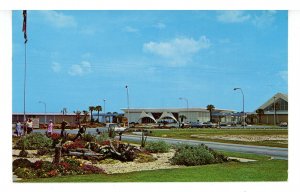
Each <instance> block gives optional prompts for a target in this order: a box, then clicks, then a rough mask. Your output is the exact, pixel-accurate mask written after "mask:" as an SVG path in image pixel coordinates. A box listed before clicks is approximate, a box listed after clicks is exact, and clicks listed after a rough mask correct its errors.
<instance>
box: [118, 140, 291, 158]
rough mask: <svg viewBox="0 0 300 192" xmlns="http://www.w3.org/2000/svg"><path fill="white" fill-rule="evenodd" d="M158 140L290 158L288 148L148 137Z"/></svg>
mask: <svg viewBox="0 0 300 192" xmlns="http://www.w3.org/2000/svg"><path fill="white" fill-rule="evenodd" d="M122 139H123V140H128V141H140V140H141V136H135V135H123V136H122ZM158 140H164V141H166V142H167V143H170V144H178V143H184V144H192V145H198V144H201V143H203V144H205V145H207V146H208V147H210V148H212V149H216V150H223V151H233V152H242V153H253V154H258V155H268V156H271V157H273V158H274V159H285V160H287V159H288V149H287V148H279V147H265V146H252V145H239V144H228V143H218V142H209V141H195V140H185V139H170V138H161V137H148V138H147V141H158Z"/></svg>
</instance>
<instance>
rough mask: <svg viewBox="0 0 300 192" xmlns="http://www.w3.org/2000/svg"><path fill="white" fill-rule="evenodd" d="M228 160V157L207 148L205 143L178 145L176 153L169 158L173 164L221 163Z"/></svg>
mask: <svg viewBox="0 0 300 192" xmlns="http://www.w3.org/2000/svg"><path fill="white" fill-rule="evenodd" d="M225 161H228V158H227V157H226V156H224V155H223V154H221V153H218V152H216V151H214V150H212V149H209V148H208V147H207V146H205V145H203V144H202V145H197V146H192V145H179V146H177V149H176V153H175V155H174V157H172V159H171V163H172V164H174V165H187V166H194V165H206V164H212V163H222V162H225Z"/></svg>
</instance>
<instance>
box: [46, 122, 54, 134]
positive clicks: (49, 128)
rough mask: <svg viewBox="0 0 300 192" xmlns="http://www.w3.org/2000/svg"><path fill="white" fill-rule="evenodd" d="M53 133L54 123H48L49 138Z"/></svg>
mask: <svg viewBox="0 0 300 192" xmlns="http://www.w3.org/2000/svg"><path fill="white" fill-rule="evenodd" d="M52 132H53V122H52V120H50V121H49V123H48V129H47V136H48V137H50V136H51V135H52Z"/></svg>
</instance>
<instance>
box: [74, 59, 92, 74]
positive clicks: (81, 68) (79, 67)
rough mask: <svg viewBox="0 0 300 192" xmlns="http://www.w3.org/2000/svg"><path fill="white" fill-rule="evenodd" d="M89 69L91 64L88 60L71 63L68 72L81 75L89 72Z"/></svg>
mask: <svg viewBox="0 0 300 192" xmlns="http://www.w3.org/2000/svg"><path fill="white" fill-rule="evenodd" d="M91 71H92V70H91V64H90V63H89V62H88V61H82V62H81V64H75V65H72V66H71V67H70V69H69V71H68V74H69V75H72V76H82V75H85V74H88V73H90V72H91Z"/></svg>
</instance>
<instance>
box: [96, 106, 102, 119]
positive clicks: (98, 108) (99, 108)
mask: <svg viewBox="0 0 300 192" xmlns="http://www.w3.org/2000/svg"><path fill="white" fill-rule="evenodd" d="M94 110H95V111H97V112H98V123H99V112H100V111H102V107H101V106H100V105H97V106H96V107H95V109H94Z"/></svg>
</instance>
